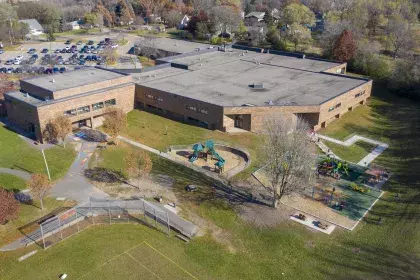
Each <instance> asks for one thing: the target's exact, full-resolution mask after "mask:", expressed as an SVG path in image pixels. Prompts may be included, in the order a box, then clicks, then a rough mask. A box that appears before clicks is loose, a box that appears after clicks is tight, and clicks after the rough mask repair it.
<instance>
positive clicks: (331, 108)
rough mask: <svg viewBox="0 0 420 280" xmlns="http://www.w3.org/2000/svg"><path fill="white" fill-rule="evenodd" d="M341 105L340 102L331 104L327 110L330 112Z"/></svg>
mask: <svg viewBox="0 0 420 280" xmlns="http://www.w3.org/2000/svg"><path fill="white" fill-rule="evenodd" d="M340 107H341V103H338V104H336V105H335V106H331V107H330V108H329V109H328V112H331V111H333V110H335V109H337V108H340Z"/></svg>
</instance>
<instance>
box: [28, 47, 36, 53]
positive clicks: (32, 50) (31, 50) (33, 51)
mask: <svg viewBox="0 0 420 280" xmlns="http://www.w3.org/2000/svg"><path fill="white" fill-rule="evenodd" d="M28 53H29V54H33V53H36V49H33V48H31V49H29V51H28Z"/></svg>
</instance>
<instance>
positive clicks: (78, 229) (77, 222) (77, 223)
mask: <svg viewBox="0 0 420 280" xmlns="http://www.w3.org/2000/svg"><path fill="white" fill-rule="evenodd" d="M75 209H76V225H77V232H79V231H80V228H79V221H78V220H77V205H76V208H75Z"/></svg>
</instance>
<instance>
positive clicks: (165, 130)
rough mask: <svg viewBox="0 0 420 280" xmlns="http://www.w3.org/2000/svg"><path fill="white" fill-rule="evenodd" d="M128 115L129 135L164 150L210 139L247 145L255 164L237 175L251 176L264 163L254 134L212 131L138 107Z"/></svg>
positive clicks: (259, 139) (258, 141) (127, 134)
mask: <svg viewBox="0 0 420 280" xmlns="http://www.w3.org/2000/svg"><path fill="white" fill-rule="evenodd" d="M127 118H128V128H127V131H126V132H125V134H126V136H127V137H129V138H131V139H134V140H137V141H139V142H141V143H143V144H145V145H148V146H150V147H153V148H156V149H159V150H162V151H163V150H166V149H167V148H168V147H169V146H170V145H185V144H194V143H197V142H200V141H201V142H204V141H205V140H207V139H214V140H217V141H222V142H225V143H228V144H232V145H238V146H241V147H244V148H246V149H247V150H248V151H249V152H250V155H251V159H252V163H251V166H250V167H249V168H248V169H247V170H245V172H242V173H240V174H238V175H237V177H238V178H245V177H248V176H249V175H250V174H251V172H253V171H255V170H256V169H257V168H258V166H259V165H260V164H261V154H260V153H259V146H260V144H261V138H260V137H259V136H258V135H256V134H254V133H236V134H228V133H224V132H220V131H211V130H208V129H204V128H200V127H196V126H192V125H188V124H185V123H181V122H177V121H172V120H169V119H166V118H163V117H160V116H157V115H154V114H151V113H147V112H144V111H139V110H133V111H131V112H130V113H129V114H128V116H127Z"/></svg>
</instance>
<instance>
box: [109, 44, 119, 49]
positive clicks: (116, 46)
mask: <svg viewBox="0 0 420 280" xmlns="http://www.w3.org/2000/svg"><path fill="white" fill-rule="evenodd" d="M118 47H119V46H118V44H113V45H112V46H111V49H116V48H118Z"/></svg>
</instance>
